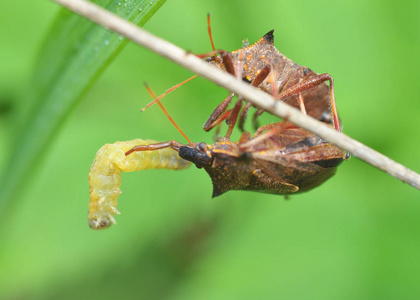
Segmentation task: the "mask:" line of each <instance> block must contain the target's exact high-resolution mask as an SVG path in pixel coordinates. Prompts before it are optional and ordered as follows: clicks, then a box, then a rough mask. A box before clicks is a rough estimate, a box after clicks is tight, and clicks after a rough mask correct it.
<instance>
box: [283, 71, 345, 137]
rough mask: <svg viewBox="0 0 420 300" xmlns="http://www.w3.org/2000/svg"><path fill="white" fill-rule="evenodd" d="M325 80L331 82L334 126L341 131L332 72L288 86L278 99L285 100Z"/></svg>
mask: <svg viewBox="0 0 420 300" xmlns="http://www.w3.org/2000/svg"><path fill="white" fill-rule="evenodd" d="M324 81H329V82H330V101H331V111H332V116H333V123H334V127H335V129H336V130H337V131H339V132H341V126H340V120H339V119H338V114H337V106H336V104H335V97H334V80H333V78H332V77H331V75H330V74H328V73H324V74H319V75H317V76H316V77H314V78H311V79H308V80H304V81H302V82H299V83H298V84H296V85H294V86H292V87H290V88H288V89H287V90H285V91H283V92H281V93H280V94H279V96H278V97H277V99H278V100H285V99H286V98H288V97H289V96H291V95H294V94H298V93H300V92H303V91H306V90H308V89H310V88H313V87H315V86H317V85H319V84H321V83H322V82H324Z"/></svg>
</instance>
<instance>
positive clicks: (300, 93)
mask: <svg viewBox="0 0 420 300" xmlns="http://www.w3.org/2000/svg"><path fill="white" fill-rule="evenodd" d="M298 102H299V107H300V111H301V112H302V113H303V114H304V115H306V108H305V103H304V102H303V96H302V92H299V93H298Z"/></svg>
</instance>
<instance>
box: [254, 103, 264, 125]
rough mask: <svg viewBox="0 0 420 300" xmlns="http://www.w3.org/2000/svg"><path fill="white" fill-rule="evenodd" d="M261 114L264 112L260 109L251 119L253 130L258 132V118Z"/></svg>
mask: <svg viewBox="0 0 420 300" xmlns="http://www.w3.org/2000/svg"><path fill="white" fill-rule="evenodd" d="M263 112H264V109H262V108H260V109H258V110H257V111H256V112H255V113H254V116H253V117H252V123H253V124H254V129H255V130H258V128H260V126H259V124H258V117H259V116H261V115H262V114H263Z"/></svg>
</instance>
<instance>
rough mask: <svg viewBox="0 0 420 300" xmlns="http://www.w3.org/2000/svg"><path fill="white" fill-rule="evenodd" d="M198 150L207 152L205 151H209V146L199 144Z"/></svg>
mask: <svg viewBox="0 0 420 300" xmlns="http://www.w3.org/2000/svg"><path fill="white" fill-rule="evenodd" d="M197 149H198V150H200V151H203V152H205V151H207V144H206V143H199V144H198V145H197Z"/></svg>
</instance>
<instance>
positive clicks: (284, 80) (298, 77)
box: [207, 30, 331, 120]
mask: <svg viewBox="0 0 420 300" xmlns="http://www.w3.org/2000/svg"><path fill="white" fill-rule="evenodd" d="M273 32H274V30H271V31H270V32H268V33H267V34H265V35H264V36H263V37H262V38H261V39H260V40H258V41H257V42H256V43H254V44H252V45H250V46H248V47H246V48H244V49H238V50H235V51H232V52H230V55H231V58H232V62H233V64H234V65H236V63H237V62H238V60H239V59H240V56H241V55H240V54H241V51H245V56H244V57H245V58H244V60H243V61H242V78H243V79H244V80H245V81H247V82H252V81H253V80H254V79H255V78H256V77H257V75H258V74H259V73H260V72H261V70H263V68H264V67H265V66H267V65H269V66H271V68H272V72H274V74H275V78H274V80H273V79H272V78H271V77H270V76H268V77H267V78H266V79H265V80H264V81H263V82H262V83H261V84H260V85H259V86H258V87H259V88H260V89H262V90H263V91H265V92H267V93H269V94H271V93H272V90H273V89H272V84H273V82H274V84H275V85H276V88H275V89H276V90H277V91H278V92H279V93H281V92H282V91H285V90H287V89H288V88H290V87H293V86H295V85H296V84H298V83H299V82H301V81H304V80H310V79H312V78H315V77H317V76H318V73H316V72H314V71H312V70H311V69H309V68H307V67H304V66H301V65H298V64H296V63H295V62H294V61H292V60H291V59H289V58H287V57H286V56H285V55H283V54H282V53H280V51H278V50H277V48H276V47H275V46H274V35H273ZM207 61H208V62H209V63H211V64H213V65H215V66H217V67H218V68H220V69H222V70H225V69H226V68H225V66H224V64H223V62H222V61H221V60H220V59H217V58H214V57H209V58H207ZM302 97H303V99H304V102H305V108H306V111H307V112H308V115H310V116H311V117H313V118H315V119H318V120H321V119H323V118H324V117H325V113H326V112H328V111H329V109H330V103H331V102H330V97H329V86H328V85H327V84H326V83H325V82H323V83H321V84H319V85H317V86H315V87H312V88H310V89H308V90H306V91H303V92H302ZM284 102H285V103H287V104H289V105H291V106H293V107H295V108H299V103H298V100H297V96H296V95H291V96H290V97H288V98H287V99H285V100H284Z"/></svg>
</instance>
